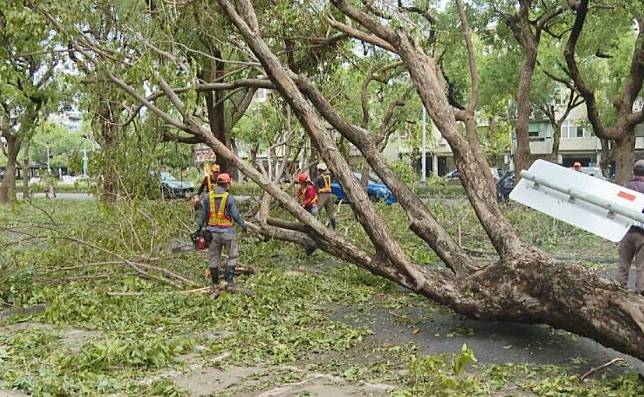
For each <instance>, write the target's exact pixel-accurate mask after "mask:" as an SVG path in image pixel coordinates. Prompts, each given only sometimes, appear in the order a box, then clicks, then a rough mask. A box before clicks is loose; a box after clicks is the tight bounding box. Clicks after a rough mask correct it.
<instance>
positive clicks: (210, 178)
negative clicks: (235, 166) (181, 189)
mask: <svg viewBox="0 0 644 397" xmlns="http://www.w3.org/2000/svg"><path fill="white" fill-rule="evenodd" d="M220 172H221V169H220V167H219V164H214V163H213V164H211V165H210V167H209V169H208V170H207V171H206V176H205V177H204V178H203V181H202V182H201V186H199V190H198V191H197V195H201V193H203V191H204V190H206V189H208V190H206V191H207V192H211V191H213V188H214V187H215V184H216V183H217V177H218V176H219V174H220Z"/></svg>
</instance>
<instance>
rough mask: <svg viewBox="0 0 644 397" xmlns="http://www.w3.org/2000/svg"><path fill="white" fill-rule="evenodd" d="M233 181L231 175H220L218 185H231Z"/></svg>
mask: <svg viewBox="0 0 644 397" xmlns="http://www.w3.org/2000/svg"><path fill="white" fill-rule="evenodd" d="M231 181H232V178H231V177H230V175H228V174H226V173H224V174H219V175H218V176H217V182H218V183H230V182H231Z"/></svg>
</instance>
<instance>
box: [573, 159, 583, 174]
mask: <svg viewBox="0 0 644 397" xmlns="http://www.w3.org/2000/svg"><path fill="white" fill-rule="evenodd" d="M572 168H574V169H575V171H577V172H581V163H580V162H579V161H575V164H573V165H572Z"/></svg>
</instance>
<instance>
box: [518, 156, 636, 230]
mask: <svg viewBox="0 0 644 397" xmlns="http://www.w3.org/2000/svg"><path fill="white" fill-rule="evenodd" d="M521 176H522V178H521V181H519V183H518V184H517V185H516V186H515V188H514V189H513V190H512V192H511V193H510V199H512V200H514V201H517V202H519V203H521V204H524V205H527V206H528V207H531V208H534V209H535V210H537V211H539V212H543V213H544V214H547V215H550V216H552V217H554V218H557V219H559V220H562V221H564V222H566V223H569V224H571V225H573V226H576V227H578V228H580V229H583V230H586V231H588V232H590V233H593V234H595V235H598V236H600V237H603V238H606V239H608V240H610V241H614V242H618V241H620V240H621V239H622V237H624V235H625V234H626V232H627V231H628V229H629V228H630V227H631V226H639V227H644V214H642V209H644V194H641V193H639V192H636V191H634V190H630V189H627V188H625V187H621V186H619V185H615V184H613V183H610V182H607V181H604V180H601V179H599V178H595V177H592V176H590V175H586V174H583V173H581V172H577V171H574V170H571V169H569V168H564V167H561V166H559V165H557V164H553V163H550V162H548V161H544V160H537V161H535V162H534V164H533V165H532V167H530V169H528V170H526V171H523V172H522V173H521Z"/></svg>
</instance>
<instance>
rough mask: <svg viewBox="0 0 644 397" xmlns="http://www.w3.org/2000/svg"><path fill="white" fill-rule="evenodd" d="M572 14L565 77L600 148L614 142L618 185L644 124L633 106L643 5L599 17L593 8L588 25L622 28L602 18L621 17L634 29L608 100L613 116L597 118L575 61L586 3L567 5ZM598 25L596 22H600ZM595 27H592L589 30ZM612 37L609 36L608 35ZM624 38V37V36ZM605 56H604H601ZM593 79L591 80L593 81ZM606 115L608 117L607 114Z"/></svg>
mask: <svg viewBox="0 0 644 397" xmlns="http://www.w3.org/2000/svg"><path fill="white" fill-rule="evenodd" d="M571 4H572V6H573V8H574V10H575V12H576V17H575V23H574V26H573V28H572V30H571V32H570V36H569V37H568V42H567V44H566V49H565V51H564V55H565V58H566V65H567V67H568V69H567V73H568V76H569V78H570V80H572V81H573V82H574V87H575V89H576V90H577V91H578V92H579V94H580V95H581V96H582V97H583V98H584V100H585V101H586V109H587V112H588V120H589V121H590V124H591V125H592V127H593V130H594V131H595V134H596V135H597V136H598V137H599V138H601V139H602V142H603V144H604V145H606V144H607V143H608V140H611V141H613V142H614V147H613V148H612V153H613V156H614V160H615V162H616V168H617V170H616V175H615V182H616V183H619V184H623V183H625V182H626V181H627V180H628V179H629V178H630V176H631V172H632V164H633V159H634V149H635V126H636V125H637V124H639V123H642V122H644V109H641V108H640V109H639V110H637V109H636V108H635V106H634V105H635V102H636V100H637V98H638V97H639V95H640V92H641V90H642V81H643V80H644V22H643V21H642V15H641V13H642V9H643V8H642V7H643V6H644V4H643V3H642V2H641V1H635V2H618V3H617V4H616V5H614V6H613V7H609V10H608V11H607V12H608V13H610V15H607V14H606V13H603V14H600V13H601V11H602V10H601V8H603V7H599V6H598V7H596V8H595V9H594V10H593V11H597V14H598V15H596V16H595V18H596V20H595V21H590V23H593V22H594V23H593V25H599V24H603V25H604V26H605V28H606V26H607V27H608V28H609V29H615V28H617V27H620V26H621V27H624V24H611V23H607V20H606V18H607V17H608V18H611V19H612V18H614V17H615V16H618V17H621V18H622V19H626V20H627V21H629V22H631V24H630V26H632V21H633V20H634V21H635V22H636V25H637V32H638V33H637V37H636V38H635V42H634V43H633V50H632V56H631V59H630V62H629V63H630V65H629V67H628V68H627V71H626V73H625V75H626V77H625V78H624V77H621V76H620V77H619V80H620V81H621V82H622V86H621V89H620V90H616V91H617V92H616V93H615V95H614V96H613V97H612V100H611V103H612V106H613V108H614V114H612V115H611V114H610V112H608V111H605V112H603V114H600V113H601V112H600V108H601V102H600V101H598V99H597V96H596V94H595V91H596V88H594V87H593V85H592V84H589V83H588V82H587V81H586V79H585V78H584V77H583V76H582V71H581V70H580V67H579V65H578V61H577V59H576V55H577V47H578V43H579V41H580V37H581V34H582V31H583V30H584V25H585V24H586V23H587V16H588V13H589V6H588V4H589V0H580V1H577V2H573V3H571ZM600 15H602V16H601V21H600V20H598V19H597V18H600ZM593 27H595V26H593ZM629 30H630V31H631V32H632V27H629V24H628V23H627V24H626V32H628V31H629ZM611 33H612V32H611ZM608 37H611V40H613V41H614V40H619V38H620V37H613V35H612V34H611V35H610V36H608ZM626 37H627V38H628V33H627V34H626ZM604 40H605V39H604ZM595 54H596V55H597V56H600V57H601V56H602V51H601V47H599V46H598V48H597V50H596V53H595ZM604 56H606V55H604ZM596 80H597V79H593V81H596ZM607 113H608V114H607Z"/></svg>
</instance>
